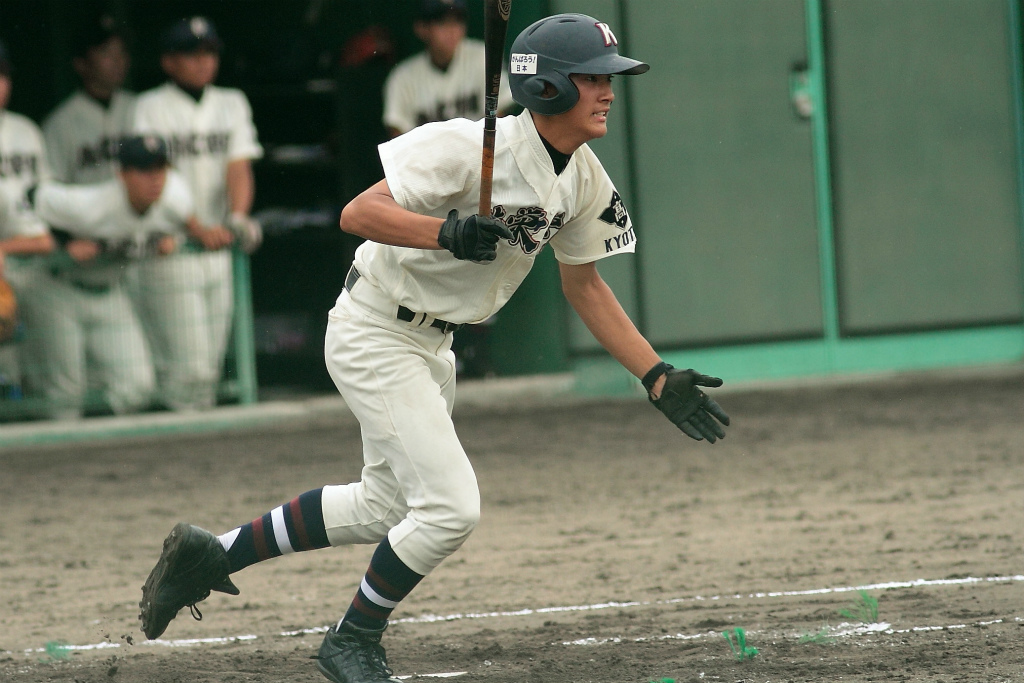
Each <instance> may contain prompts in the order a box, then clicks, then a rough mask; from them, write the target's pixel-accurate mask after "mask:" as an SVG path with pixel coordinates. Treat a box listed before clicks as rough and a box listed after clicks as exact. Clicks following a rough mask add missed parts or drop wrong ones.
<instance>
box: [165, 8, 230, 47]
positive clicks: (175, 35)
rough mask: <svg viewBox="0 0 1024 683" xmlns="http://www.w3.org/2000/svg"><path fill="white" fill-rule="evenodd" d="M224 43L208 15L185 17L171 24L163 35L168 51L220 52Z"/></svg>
mask: <svg viewBox="0 0 1024 683" xmlns="http://www.w3.org/2000/svg"><path fill="white" fill-rule="evenodd" d="M221 47H223V45H222V44H221V42H220V36H218V35H217V29H216V28H214V26H213V23H212V22H211V21H210V20H209V19H207V18H206V17H199V16H196V17H185V18H183V19H179V20H178V21H176V22H174V23H173V24H171V25H170V26H169V27H168V28H167V30H166V31H164V35H163V43H162V48H163V51H164V54H166V53H168V52H197V51H199V50H202V49H207V50H213V51H214V52H220V49H221Z"/></svg>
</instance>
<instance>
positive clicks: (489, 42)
mask: <svg viewBox="0 0 1024 683" xmlns="http://www.w3.org/2000/svg"><path fill="white" fill-rule="evenodd" d="M511 11H512V0H484V50H485V55H486V57H485V60H484V63H485V73H486V78H487V86H486V89H485V90H484V149H483V157H482V159H481V162H480V210H479V211H478V213H479V214H480V215H481V216H490V215H491V179H492V178H493V176H494V136H495V126H496V124H497V120H498V92H499V90H500V88H501V63H502V60H503V59H504V57H505V34H506V33H507V32H508V16H509V13H510V12H511Z"/></svg>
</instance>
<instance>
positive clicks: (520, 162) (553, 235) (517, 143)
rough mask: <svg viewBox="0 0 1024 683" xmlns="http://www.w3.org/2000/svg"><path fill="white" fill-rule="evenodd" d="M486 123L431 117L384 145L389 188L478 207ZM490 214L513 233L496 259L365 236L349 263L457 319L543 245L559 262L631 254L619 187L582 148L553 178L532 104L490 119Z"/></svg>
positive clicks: (383, 285)
mask: <svg viewBox="0 0 1024 683" xmlns="http://www.w3.org/2000/svg"><path fill="white" fill-rule="evenodd" d="M482 139H483V124H482V123H481V122H471V121H468V120H466V119H455V120H453V121H447V122H444V123H433V124H429V125H426V126H422V127H420V128H417V129H415V130H413V131H411V132H409V133H407V134H405V135H402V136H400V137H397V138H395V139H394V140H391V141H390V142H386V143H384V144H382V145H381V146H380V148H379V150H380V158H381V162H382V163H383V166H384V172H385V175H386V177H387V182H388V186H389V187H390V189H391V193H392V194H393V195H394V197H395V200H396V201H397V202H398V204H399V205H401V206H402V207H404V208H406V209H408V210H410V211H414V212H416V213H419V214H425V215H429V216H436V217H438V218H444V217H445V216H446V215H447V214H448V211H449V210H451V209H457V210H458V211H459V215H460V216H467V215H470V214H473V213H476V211H477V207H478V204H479V197H480V141H481V140H482ZM492 204H493V207H494V208H493V209H492V215H493V216H495V217H496V218H500V219H501V220H503V221H504V222H505V224H506V225H508V227H509V229H510V230H511V231H512V233H513V235H514V238H513V239H512V240H511V241H510V240H500V241H499V242H498V248H497V254H496V257H495V260H494V261H493V262H492V263H489V264H483V265H482V264H477V263H472V262H469V261H460V260H458V259H456V258H455V257H454V256H453V255H452V254H451V253H450V252H448V251H447V250H444V249H442V250H422V249H407V248H403V247H394V246H389V245H384V244H378V243H376V242H370V241H368V242H364V243H363V244H362V245H361V246H360V247H359V249H358V250H357V251H356V267H357V269H358V270H359V272H360V273H362V274H363V275H365V276H366V277H368V278H369V279H370V280H371V281H372V282H374V283H375V284H376V285H377V286H378V287H379V288H380V289H381V290H382V291H383V292H385V293H386V294H387V295H389V296H390V297H391V298H392V299H394V301H396V302H397V303H399V304H401V305H403V306H406V307H407V308H410V309H412V310H413V311H417V312H421V313H426V314H429V315H431V316H434V317H436V318H441V319H443V320H447V321H449V322H454V323H467V322H479V321H481V320H485V319H487V318H488V317H490V316H491V315H492V314H493V313H495V312H496V311H497V310H498V309H500V308H501V307H502V306H503V305H504V304H505V302H506V301H508V299H509V297H511V296H512V294H513V292H515V290H516V289H517V288H518V287H519V285H520V284H521V283H522V281H523V279H525V278H526V275H527V273H529V272H530V268H531V267H532V266H533V262H534V259H535V258H536V256H537V254H538V253H539V252H540V250H541V249H542V248H543V247H544V245H545V244H547V243H549V242H550V243H551V246H552V248H553V249H554V250H555V257H556V258H557V259H558V260H559V261H561V262H562V263H566V264H583V263H590V262H592V261H596V260H598V259H601V258H604V257H606V256H610V255H611V254H617V253H625V252H632V251H634V250H635V248H636V234H635V233H634V231H633V226H632V223H631V222H630V219H629V215H628V214H627V213H626V209H625V207H624V206H623V204H622V200H621V199H620V198H619V194H618V192H616V191H615V187H614V185H613V184H612V181H611V179H610V178H609V177H608V174H607V173H606V172H605V170H604V167H603V166H602V165H601V162H600V161H599V160H598V158H597V156H596V155H595V154H594V153H593V152H592V151H591V150H590V148H589V147H588V146H586V145H583V146H582V147H580V148H579V149H577V150H576V152H574V153H573V155H572V157H571V158H570V160H569V164H568V166H567V167H566V168H565V170H564V171H562V173H561V174H559V175H555V172H554V169H553V166H552V162H551V158H550V156H549V155H548V152H547V150H546V149H545V148H544V143H543V142H542V141H541V139H540V135H538V133H537V129H536V127H534V124H533V118H532V117H531V115H530V112H529V111H524V112H523V113H522V114H520V115H519V116H515V117H505V118H503V119H499V120H498V122H497V136H496V144H495V151H494V178H493V192H492Z"/></svg>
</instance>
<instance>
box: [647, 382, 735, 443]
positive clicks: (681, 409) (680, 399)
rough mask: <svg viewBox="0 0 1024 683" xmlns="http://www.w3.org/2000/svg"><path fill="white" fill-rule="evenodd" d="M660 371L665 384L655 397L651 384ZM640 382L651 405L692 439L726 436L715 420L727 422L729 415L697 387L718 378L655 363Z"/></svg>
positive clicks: (710, 439) (709, 383)
mask: <svg viewBox="0 0 1024 683" xmlns="http://www.w3.org/2000/svg"><path fill="white" fill-rule="evenodd" d="M662 375H665V386H663V387H662V389H661V395H660V396H659V397H658V398H654V396H653V393H652V391H653V389H654V385H655V383H656V382H657V381H658V378H659V377H661V376H662ZM643 385H644V388H646V389H647V398H648V399H650V401H651V403H653V404H654V407H655V408H657V409H658V410H660V411H661V412H663V413H664V414H665V417H667V418H668V419H669V420H671V421H672V423H673V424H674V425H675V426H677V427H679V429H681V430H682V431H683V433H684V434H686V435H687V436H688V437H690V438H691V439H696V440H697V441H702V440H704V439H707V440H708V443H714V442H715V441H716V440H717V439H724V438H725V430H724V429H722V427H721V426H720V425H719V424H718V423H719V422H721V423H722V424H723V425H726V426H728V425H729V416H728V415H726V414H725V411H724V410H722V407H721V406H720V405H718V404H717V403H716V402H715V401H714V399H712V398H711V397H710V396H708V395H707V394H705V393H704V392H703V391H701V390H700V389H699V388H698V387H720V386H722V380H720V379H719V378H717V377H711V376H709V375H702V374H701V373H699V372H697V371H695V370H676V369H675V368H674V367H672V366H671V365H669V364H668V363H658V364H657V365H655V366H654V367H653V368H651V369H650V371H648V373H647V374H646V375H644V378H643ZM716 420H717V422H716Z"/></svg>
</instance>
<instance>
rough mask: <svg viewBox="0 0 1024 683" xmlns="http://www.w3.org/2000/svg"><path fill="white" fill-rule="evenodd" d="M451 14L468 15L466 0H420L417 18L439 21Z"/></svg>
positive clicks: (461, 16)
mask: <svg viewBox="0 0 1024 683" xmlns="http://www.w3.org/2000/svg"><path fill="white" fill-rule="evenodd" d="M449 14H454V15H455V16H457V17H460V18H465V17H466V0H420V8H419V11H418V12H417V13H416V18H417V19H419V20H420V21H437V20H439V19H444V18H445V17H447V16H448V15H449Z"/></svg>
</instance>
